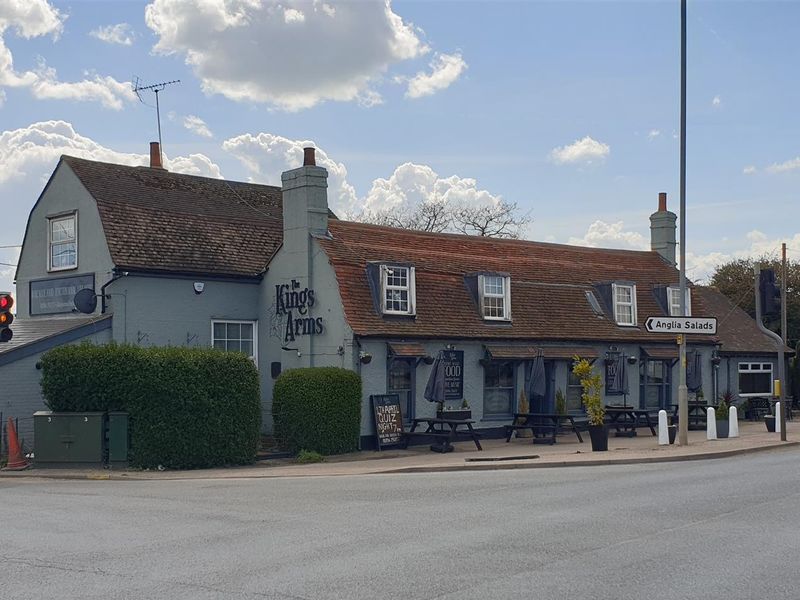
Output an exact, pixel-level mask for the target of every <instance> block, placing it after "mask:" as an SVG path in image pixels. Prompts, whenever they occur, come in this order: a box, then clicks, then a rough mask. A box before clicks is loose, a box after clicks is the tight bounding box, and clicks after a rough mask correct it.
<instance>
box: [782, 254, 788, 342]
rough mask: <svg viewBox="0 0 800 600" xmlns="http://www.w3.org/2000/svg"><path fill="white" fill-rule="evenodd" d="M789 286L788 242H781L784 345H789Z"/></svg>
mask: <svg viewBox="0 0 800 600" xmlns="http://www.w3.org/2000/svg"><path fill="white" fill-rule="evenodd" d="M787 287H789V280H788V279H787V276H786V242H783V243H782V244H781V337H782V338H783V345H784V346H787V345H788V344H787V342H788V341H789V325H788V323H787V316H786V311H787V310H788V307H787V306H786V288H787Z"/></svg>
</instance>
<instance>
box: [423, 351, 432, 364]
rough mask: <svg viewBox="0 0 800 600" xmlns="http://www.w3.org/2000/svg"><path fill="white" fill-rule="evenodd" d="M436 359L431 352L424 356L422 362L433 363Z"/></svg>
mask: <svg viewBox="0 0 800 600" xmlns="http://www.w3.org/2000/svg"><path fill="white" fill-rule="evenodd" d="M434 360H435V359H434V358H433V357H432V356H431V355H430V354H426V355H425V356H423V357H422V362H424V363H425V364H426V365H432V364H433V361H434Z"/></svg>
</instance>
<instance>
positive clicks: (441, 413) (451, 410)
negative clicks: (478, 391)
mask: <svg viewBox="0 0 800 600" xmlns="http://www.w3.org/2000/svg"><path fill="white" fill-rule="evenodd" d="M436 418H437V419H451V420H453V421H468V420H469V419H471V418H472V410H471V409H470V407H469V402H467V399H466V398H464V399H463V400H462V401H461V407H460V408H456V407H450V406H444V403H442V407H441V408H439V409H438V410H437V411H436Z"/></svg>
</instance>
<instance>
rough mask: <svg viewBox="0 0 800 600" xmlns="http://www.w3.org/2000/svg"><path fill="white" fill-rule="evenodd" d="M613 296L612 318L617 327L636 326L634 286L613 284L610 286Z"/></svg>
mask: <svg viewBox="0 0 800 600" xmlns="http://www.w3.org/2000/svg"><path fill="white" fill-rule="evenodd" d="M611 289H612V293H613V294H614V318H615V319H616V321H617V325H634V326H635V325H636V286H635V285H626V284H621V283H615V284H613V285H612V286H611Z"/></svg>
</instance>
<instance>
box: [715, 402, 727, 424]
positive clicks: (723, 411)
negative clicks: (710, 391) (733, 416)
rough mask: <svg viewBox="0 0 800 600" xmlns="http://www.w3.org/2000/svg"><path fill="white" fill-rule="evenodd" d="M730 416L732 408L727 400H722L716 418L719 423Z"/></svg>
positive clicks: (716, 411)
mask: <svg viewBox="0 0 800 600" xmlns="http://www.w3.org/2000/svg"><path fill="white" fill-rule="evenodd" d="M729 414H730V408H729V407H728V404H727V403H726V402H725V400H720V403H719V404H718V405H717V409H716V410H715V411H714V417H715V418H716V420H717V421H725V420H726V419H727V418H728V415H729Z"/></svg>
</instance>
